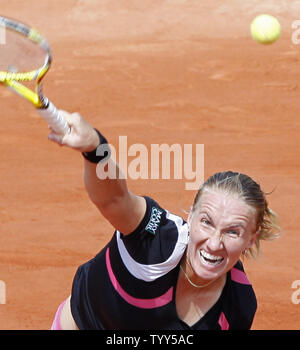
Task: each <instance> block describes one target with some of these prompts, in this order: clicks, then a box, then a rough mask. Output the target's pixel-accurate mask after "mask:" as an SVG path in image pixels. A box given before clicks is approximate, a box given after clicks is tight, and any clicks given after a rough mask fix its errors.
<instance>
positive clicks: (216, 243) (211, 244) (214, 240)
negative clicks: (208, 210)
mask: <svg viewBox="0 0 300 350" xmlns="http://www.w3.org/2000/svg"><path fill="white" fill-rule="evenodd" d="M207 246H208V248H209V249H210V250H211V251H212V252H214V251H217V250H220V249H222V248H223V236H222V233H221V232H220V231H219V230H215V231H214V232H213V233H212V234H211V235H210V236H209V238H208V242H207Z"/></svg>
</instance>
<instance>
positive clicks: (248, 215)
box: [187, 190, 257, 280]
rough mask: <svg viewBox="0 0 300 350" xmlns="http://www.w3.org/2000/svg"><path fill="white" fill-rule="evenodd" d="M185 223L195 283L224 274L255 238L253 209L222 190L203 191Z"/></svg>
mask: <svg viewBox="0 0 300 350" xmlns="http://www.w3.org/2000/svg"><path fill="white" fill-rule="evenodd" d="M188 221H189V227H190V241H189V245H188V249H187V259H188V261H189V263H190V265H191V267H192V269H193V272H194V273H195V274H196V275H197V278H198V280H199V279H203V280H211V279H215V278H218V277H220V276H221V275H224V274H225V273H226V272H228V271H229V270H230V269H231V268H232V267H233V266H234V265H235V264H236V262H237V261H238V260H239V258H240V256H241V254H242V252H243V251H244V250H245V249H247V248H249V247H250V246H251V245H252V244H253V243H254V242H255V239H256V236H257V233H255V228H256V213H255V209H254V208H253V207H251V206H249V205H247V204H246V203H245V202H244V201H243V200H242V199H239V198H237V196H235V195H232V194H226V193H224V192H222V191H212V190H208V191H205V192H204V193H203V194H202V196H201V198H200V203H198V205H197V208H196V209H195V210H194V211H193V212H192V213H191V214H190V215H189V220H188Z"/></svg>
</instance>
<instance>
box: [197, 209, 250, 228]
mask: <svg viewBox="0 0 300 350" xmlns="http://www.w3.org/2000/svg"><path fill="white" fill-rule="evenodd" d="M199 214H205V215H206V216H207V217H208V219H209V220H210V221H211V222H214V220H213V219H212V218H211V216H210V215H209V214H208V212H207V211H205V210H204V211H200V213H199ZM231 227H241V228H242V229H244V230H245V229H246V225H245V224H244V223H241V222H239V223H234V224H228V225H226V228H231Z"/></svg>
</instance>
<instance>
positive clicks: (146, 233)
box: [114, 197, 188, 279]
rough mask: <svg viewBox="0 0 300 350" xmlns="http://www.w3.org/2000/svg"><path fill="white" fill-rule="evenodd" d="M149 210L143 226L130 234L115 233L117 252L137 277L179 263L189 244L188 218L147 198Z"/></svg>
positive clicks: (160, 272) (156, 274) (162, 271)
mask: <svg viewBox="0 0 300 350" xmlns="http://www.w3.org/2000/svg"><path fill="white" fill-rule="evenodd" d="M145 199H146V203H147V209H146V213H145V216H144V218H143V220H142V222H141V223H140V225H139V226H138V227H137V228H136V230H134V231H133V232H132V233H130V234H129V235H126V236H124V235H122V233H121V232H119V231H116V232H115V236H114V238H115V242H116V248H117V251H116V252H117V254H118V255H119V256H120V258H121V260H122V262H123V264H124V265H125V266H126V267H127V269H128V270H129V271H130V272H132V273H133V274H135V273H134V271H139V273H138V276H136V277H137V278H141V279H148V278H149V277H146V275H147V276H151V277H150V279H152V278H157V277H160V276H163V275H164V274H166V273H168V272H169V271H170V270H172V269H173V268H175V267H176V266H177V264H178V263H179V261H180V259H181V258H182V255H183V253H184V251H185V249H186V246H187V243H188V226H187V223H186V222H185V220H184V219H183V218H182V217H180V216H178V215H176V214H172V213H170V212H169V211H168V210H166V209H164V208H162V207H161V206H160V205H159V204H158V203H157V202H156V201H154V200H153V199H151V198H149V197H145Z"/></svg>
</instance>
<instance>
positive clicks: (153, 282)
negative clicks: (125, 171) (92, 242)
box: [71, 197, 257, 330]
mask: <svg viewBox="0 0 300 350" xmlns="http://www.w3.org/2000/svg"><path fill="white" fill-rule="evenodd" d="M145 199H146V203H147V209H146V213H145V216H144V218H143V220H142V222H141V223H140V224H139V226H138V227H137V228H136V230H134V231H133V232H132V233H131V234H129V235H126V236H125V235H122V233H120V232H119V231H115V232H114V235H113V237H112V239H111V241H110V242H109V243H108V244H107V245H106V246H105V247H104V248H103V249H102V250H101V251H100V252H99V253H98V254H97V255H96V256H95V257H94V258H93V259H91V260H90V261H88V262H86V263H85V264H83V265H81V266H80V267H79V268H78V270H77V272H76V274H75V277H74V280H73V286H72V296H71V311H72V315H73V317H74V320H75V322H76V324H77V326H78V327H79V329H102V330H221V329H223V330H227V329H250V328H251V324H252V321H253V318H254V315H255V312H256V308H257V303H256V297H255V294H254V291H253V289H252V286H251V284H250V282H249V281H248V279H247V277H246V274H245V272H244V269H243V266H242V263H241V262H240V261H239V262H238V263H237V264H236V265H235V266H234V267H233V268H232V269H231V270H230V271H229V272H228V273H227V279H226V284H225V286H224V288H223V291H222V293H221V296H220V297H219V299H218V300H217V302H216V303H215V304H214V305H213V306H212V308H211V309H210V310H209V311H208V312H207V313H206V314H205V315H204V316H203V317H202V318H201V319H200V320H199V321H198V322H196V323H195V324H194V325H193V326H191V327H190V326H188V325H187V324H186V323H185V322H183V321H182V320H181V319H180V318H179V317H178V315H177V312H176V305H175V295H176V285H177V279H178V275H179V265H180V260H181V258H182V256H183V254H184V252H185V249H186V247H187V244H188V239H189V234H188V227H187V223H186V222H185V221H184V220H183V219H182V218H181V217H180V216H177V215H174V214H171V213H170V212H169V211H167V210H165V209H163V208H162V207H161V206H160V205H159V204H158V203H157V202H155V201H154V200H153V199H151V198H149V197H145Z"/></svg>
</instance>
